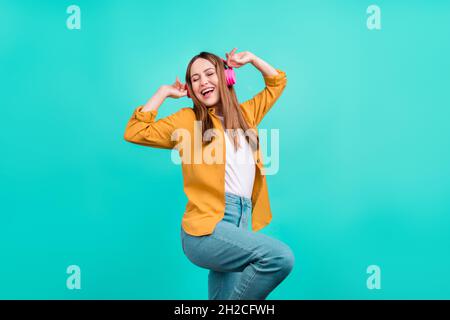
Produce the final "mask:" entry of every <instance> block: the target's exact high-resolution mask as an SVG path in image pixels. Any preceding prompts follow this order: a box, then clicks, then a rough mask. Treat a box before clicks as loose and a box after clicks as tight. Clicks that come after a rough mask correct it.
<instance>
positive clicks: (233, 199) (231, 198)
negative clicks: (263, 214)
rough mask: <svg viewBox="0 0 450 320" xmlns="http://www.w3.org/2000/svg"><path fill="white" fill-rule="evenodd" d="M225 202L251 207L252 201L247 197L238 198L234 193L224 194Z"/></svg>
mask: <svg viewBox="0 0 450 320" xmlns="http://www.w3.org/2000/svg"><path fill="white" fill-rule="evenodd" d="M225 202H228V203H235V204H240V205H242V206H246V207H249V208H251V207H252V200H251V199H250V198H247V197H243V196H239V195H237V194H234V193H229V192H225Z"/></svg>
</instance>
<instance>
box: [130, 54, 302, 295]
mask: <svg viewBox="0 0 450 320" xmlns="http://www.w3.org/2000/svg"><path fill="white" fill-rule="evenodd" d="M246 64H252V65H253V66H255V67H256V68H257V69H258V70H259V71H261V73H262V75H263V78H264V82H265V88H264V89H263V90H262V91H261V92H259V93H258V94H257V95H255V96H254V97H253V98H252V99H250V100H248V101H245V102H244V103H242V104H239V103H238V100H237V97H236V93H235V91H234V88H233V84H234V82H235V78H234V76H235V75H234V74H233V72H234V69H233V68H240V67H242V66H243V65H246ZM286 81H287V80H286V74H285V73H284V72H283V71H281V70H279V69H274V68H273V67H272V66H271V65H270V64H268V63H267V62H265V61H264V60H262V59H261V58H259V57H257V56H256V55H254V54H253V53H251V52H248V51H246V52H240V53H236V49H233V50H232V51H231V52H230V53H227V54H226V61H225V60H223V59H222V58H220V57H218V56H216V55H214V54H212V53H208V52H201V53H200V54H198V55H196V56H195V57H193V58H192V59H191V61H190V62H189V65H188V67H187V71H186V84H183V83H181V82H180V80H179V79H178V78H177V79H176V81H175V83H173V84H172V85H163V86H161V87H160V88H159V89H158V90H157V91H156V93H155V94H154V95H153V97H151V98H150V99H149V100H148V102H147V103H146V104H145V105H140V106H139V107H137V108H136V109H135V110H134V112H133V115H132V116H131V118H130V120H129V122H128V124H127V127H126V131H125V135H124V138H125V140H127V141H129V142H132V143H136V144H140V145H146V146H151V147H156V148H167V149H178V151H179V154H180V157H181V159H182V164H181V165H182V172H183V180H184V192H185V194H186V196H187V198H188V202H187V205H186V210H185V212H184V215H183V218H182V223H181V241H182V247H183V252H184V253H185V255H186V256H187V258H188V259H189V260H190V261H191V262H192V263H194V264H195V265H197V266H200V267H202V268H206V269H209V275H208V297H209V299H221V300H225V299H232V300H238V299H242V300H243V299H247V300H262V299H265V298H266V297H267V296H268V294H269V293H270V292H271V291H272V290H273V289H275V287H277V286H278V285H279V284H280V283H281V282H282V281H283V280H284V279H285V278H286V277H287V275H288V274H289V273H290V272H291V270H292V268H293V265H294V255H293V253H292V251H291V249H290V248H289V247H288V246H287V245H286V244H285V243H283V242H281V241H279V240H277V239H274V238H272V237H268V236H266V235H264V234H261V233H257V232H256V231H258V230H260V229H262V228H263V227H265V226H266V225H267V224H269V222H270V220H271V218H272V213H271V210H270V205H269V198H268V190H267V184H266V178H265V175H264V165H263V163H262V161H261V151H260V146H259V139H258V134H257V126H258V124H259V123H260V122H261V120H262V119H263V117H264V116H265V115H266V113H267V112H268V111H269V110H270V108H271V107H272V105H273V104H274V103H275V101H276V100H277V99H278V97H279V96H280V95H281V93H282V92H283V90H284V88H285V86H286ZM186 95H188V96H189V97H190V98H192V100H193V107H192V108H190V107H187V108H182V109H180V110H179V111H178V112H175V113H173V114H171V115H169V116H167V117H165V118H162V119H159V120H156V119H155V118H156V116H157V112H158V108H159V107H160V105H161V104H162V103H163V102H164V100H165V99H166V98H169V97H171V98H180V97H184V96H186ZM225 131H226V132H225ZM179 134H181V136H182V139H178V138H179ZM180 140H181V143H180ZM180 146H181V147H180ZM250 218H251V227H252V228H251V230H249V228H248V224H249V220H250Z"/></svg>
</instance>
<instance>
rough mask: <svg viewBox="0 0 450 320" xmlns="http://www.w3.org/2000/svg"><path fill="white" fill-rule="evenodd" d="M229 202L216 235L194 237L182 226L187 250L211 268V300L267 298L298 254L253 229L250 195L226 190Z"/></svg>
mask: <svg viewBox="0 0 450 320" xmlns="http://www.w3.org/2000/svg"><path fill="white" fill-rule="evenodd" d="M225 203H226V205H225V215H224V217H223V219H222V220H221V221H219V222H218V223H217V225H216V227H215V229H214V232H213V233H212V234H209V235H205V236H192V235H189V234H187V233H186V232H185V231H184V230H183V228H181V241H182V246H183V252H184V254H185V255H186V256H187V258H188V259H189V260H190V261H191V262H192V263H194V264H195V265H197V266H199V267H201V268H205V269H209V274H208V298H209V299H210V300H216V299H218V300H264V299H265V298H266V297H267V296H268V295H269V293H270V292H271V291H272V290H274V289H275V287H276V286H278V285H279V284H280V283H281V282H282V281H283V280H284V279H285V278H286V277H287V276H288V274H289V273H290V272H291V270H292V268H293V266H294V255H293V253H292V251H291V249H290V248H289V247H288V246H287V245H286V244H285V243H283V242H281V241H279V240H277V239H274V238H271V237H268V236H266V235H264V234H262V233H257V232H254V231H251V230H249V221H250V218H251V212H252V202H251V200H250V199H249V198H245V197H241V196H237V195H234V194H231V193H225Z"/></svg>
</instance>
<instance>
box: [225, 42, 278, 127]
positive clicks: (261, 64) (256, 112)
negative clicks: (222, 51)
mask: <svg viewBox="0 0 450 320" xmlns="http://www.w3.org/2000/svg"><path fill="white" fill-rule="evenodd" d="M235 51H236V49H233V50H232V51H231V52H230V53H227V54H226V56H227V64H228V65H230V66H232V67H236V68H239V67H241V66H243V65H245V64H247V63H251V64H252V65H253V66H254V67H255V68H256V69H258V70H259V71H260V72H261V74H262V76H263V78H264V82H265V88H264V89H263V90H262V91H261V92H259V93H258V94H257V95H255V96H254V97H253V98H252V99H250V100H247V101H245V102H244V103H242V104H241V108H242V112H243V113H245V115H246V118H247V119H248V120H249V121H251V123H250V125H251V126H257V125H258V124H259V123H260V122H261V120H262V119H263V118H264V116H265V115H266V114H267V112H268V111H269V110H270V108H271V107H272V106H273V105H274V104H275V102H276V101H277V100H278V98H279V97H280V96H281V94H282V92H283V90H284V88H285V87H286V83H287V79H286V73H285V72H284V71H282V70H280V69H275V68H274V67H272V66H271V65H270V64H269V63H267V62H266V61H264V60H263V59H261V58H260V57H257V56H256V55H255V54H253V53H251V52H248V51H244V52H240V53H235Z"/></svg>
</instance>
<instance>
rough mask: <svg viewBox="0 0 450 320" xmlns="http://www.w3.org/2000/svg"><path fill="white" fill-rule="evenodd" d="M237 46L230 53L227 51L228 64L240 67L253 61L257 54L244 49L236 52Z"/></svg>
mask: <svg viewBox="0 0 450 320" xmlns="http://www.w3.org/2000/svg"><path fill="white" fill-rule="evenodd" d="M236 50H237V49H236V48H234V49H233V50H231V52H230V53H225V55H226V57H227V65H228V66H230V67H232V68H240V67H242V66H243V65H245V64H247V63H249V62H252V61H253V59H254V58H255V55H254V54H253V53H251V52H249V51H243V52H239V53H236Z"/></svg>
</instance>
